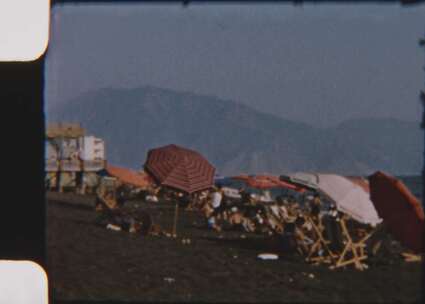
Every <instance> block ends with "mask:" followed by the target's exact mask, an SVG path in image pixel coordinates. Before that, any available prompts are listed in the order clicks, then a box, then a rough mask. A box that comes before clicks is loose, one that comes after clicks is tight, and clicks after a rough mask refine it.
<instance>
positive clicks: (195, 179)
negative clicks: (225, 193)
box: [145, 145, 215, 193]
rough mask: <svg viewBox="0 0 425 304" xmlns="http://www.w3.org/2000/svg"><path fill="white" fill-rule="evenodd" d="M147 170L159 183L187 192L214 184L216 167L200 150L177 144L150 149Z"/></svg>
mask: <svg viewBox="0 0 425 304" xmlns="http://www.w3.org/2000/svg"><path fill="white" fill-rule="evenodd" d="M145 170H146V171H147V172H148V173H149V174H151V175H152V176H153V177H154V179H155V180H156V181H157V182H158V183H159V184H161V185H164V186H169V187H172V188H175V189H179V190H182V191H184V192H187V193H193V192H197V191H201V190H206V189H208V188H211V187H212V186H213V185H214V175H215V168H214V167H213V166H212V165H211V164H210V163H209V162H208V161H207V160H206V159H205V158H204V157H203V156H202V155H201V154H199V153H198V152H196V151H193V150H190V149H187V148H183V147H180V146H177V145H167V146H163V147H159V148H155V149H151V150H149V151H148V156H147V159H146V162H145Z"/></svg>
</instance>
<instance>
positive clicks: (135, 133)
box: [47, 87, 423, 175]
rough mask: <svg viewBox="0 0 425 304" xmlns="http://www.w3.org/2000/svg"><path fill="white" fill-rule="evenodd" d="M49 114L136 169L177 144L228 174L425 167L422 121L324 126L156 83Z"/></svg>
mask: <svg viewBox="0 0 425 304" xmlns="http://www.w3.org/2000/svg"><path fill="white" fill-rule="evenodd" d="M259 102H261V101H259ZM47 117H48V121H50V122H58V121H74V122H80V123H81V124H82V126H83V127H84V128H86V129H87V130H88V133H90V134H92V135H96V136H98V137H101V138H103V139H105V141H106V150H107V157H108V161H109V162H110V163H112V164H115V165H122V166H126V167H132V168H140V167H141V166H142V164H143V163H144V161H145V158H146V153H147V151H148V150H149V149H150V148H153V147H158V146H161V145H166V144H169V143H175V144H179V145H182V146H185V147H188V148H192V149H195V150H198V151H199V152H201V153H202V154H203V155H204V156H206V157H207V158H208V159H209V161H210V162H211V163H212V164H214V165H215V166H216V167H217V169H218V173H220V174H223V175H230V174H239V173H265V172H268V173H273V174H281V173H285V172H290V171H320V172H335V173H341V174H369V173H372V172H373V171H375V170H378V169H380V170H384V171H387V172H389V173H392V174H418V173H419V172H420V170H421V166H422V158H421V152H422V147H423V146H422V144H423V143H422V139H423V136H422V130H421V129H420V126H419V123H413V122H404V121H399V120H396V119H375V118H364V119H358V120H350V121H346V122H344V123H342V124H340V125H338V126H336V127H332V128H327V129H320V128H315V127H312V126H310V125H307V124H304V123H298V122H294V121H289V120H285V119H282V118H280V117H277V116H274V115H270V114H265V113H262V112H259V111H257V110H254V109H252V108H250V107H247V106H245V105H242V104H240V103H237V102H234V101H229V100H221V99H219V98H216V97H213V96H200V95H195V94H191V93H188V92H177V91H173V90H166V89H161V88H154V87H140V88H137V89H112V88H106V89H100V90H96V91H91V92H88V93H85V94H83V95H80V96H79V97H78V98H76V99H73V100H70V101H69V102H67V103H66V104H65V105H60V106H57V107H56V108H53V107H50V108H49V111H48V115H47Z"/></svg>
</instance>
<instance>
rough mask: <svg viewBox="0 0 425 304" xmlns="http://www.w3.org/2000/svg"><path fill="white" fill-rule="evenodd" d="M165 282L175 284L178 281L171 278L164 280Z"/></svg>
mask: <svg viewBox="0 0 425 304" xmlns="http://www.w3.org/2000/svg"><path fill="white" fill-rule="evenodd" d="M164 281H165V282H167V283H174V282H175V281H176V279H174V278H171V277H166V278H164Z"/></svg>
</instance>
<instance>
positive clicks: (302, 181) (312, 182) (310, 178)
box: [280, 172, 319, 190]
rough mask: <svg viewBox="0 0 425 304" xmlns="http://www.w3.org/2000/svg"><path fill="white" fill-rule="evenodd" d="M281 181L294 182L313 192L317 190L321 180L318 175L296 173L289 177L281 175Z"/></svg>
mask: <svg viewBox="0 0 425 304" xmlns="http://www.w3.org/2000/svg"><path fill="white" fill-rule="evenodd" d="M280 179H281V180H284V181H289V182H292V183H293V184H295V185H301V186H303V187H307V188H308V189H311V190H317V188H318V183H319V178H318V176H317V174H314V173H307V172H296V173H292V174H289V175H288V176H285V175H281V176H280Z"/></svg>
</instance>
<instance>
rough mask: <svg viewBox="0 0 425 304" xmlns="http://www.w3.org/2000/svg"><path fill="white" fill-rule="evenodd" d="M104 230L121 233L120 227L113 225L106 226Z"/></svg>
mask: <svg viewBox="0 0 425 304" xmlns="http://www.w3.org/2000/svg"><path fill="white" fill-rule="evenodd" d="M106 229H109V230H113V231H121V227H120V226H117V225H113V224H108V225H106Z"/></svg>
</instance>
